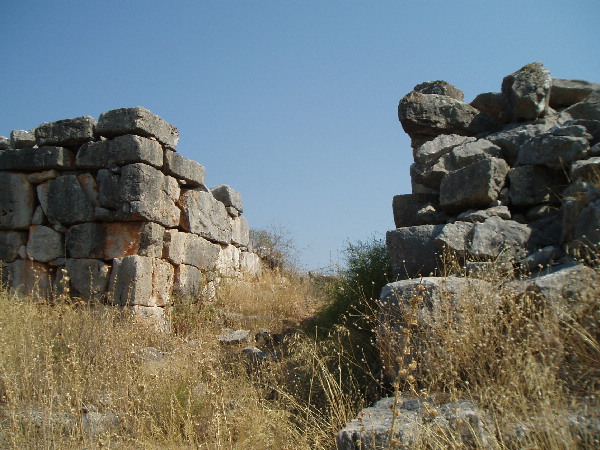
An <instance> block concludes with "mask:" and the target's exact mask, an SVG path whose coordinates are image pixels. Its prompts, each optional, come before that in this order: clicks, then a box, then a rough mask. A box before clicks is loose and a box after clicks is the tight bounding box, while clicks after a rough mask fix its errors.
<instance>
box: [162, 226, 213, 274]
mask: <svg viewBox="0 0 600 450" xmlns="http://www.w3.org/2000/svg"><path fill="white" fill-rule="evenodd" d="M220 250H221V248H220V246H219V245H218V244H214V243H212V242H209V241H207V240H206V239H204V238H202V237H200V236H197V235H194V234H189V233H182V232H180V231H177V230H166V231H165V236H164V250H163V255H164V257H165V258H166V259H168V260H169V261H171V262H172V263H173V264H186V265H190V266H194V267H196V268H198V269H203V270H209V271H210V270H213V269H214V268H215V266H216V264H217V260H218V258H219V253H220Z"/></svg>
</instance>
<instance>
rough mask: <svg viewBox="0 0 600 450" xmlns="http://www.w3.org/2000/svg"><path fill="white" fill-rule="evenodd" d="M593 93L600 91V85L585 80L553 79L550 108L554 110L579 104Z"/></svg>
mask: <svg viewBox="0 0 600 450" xmlns="http://www.w3.org/2000/svg"><path fill="white" fill-rule="evenodd" d="M593 91H600V84H597V83H590V82H589V81H583V80H564V79H561V78H553V79H552V89H551V90H550V106H551V107H552V108H554V109H557V108H563V107H565V106H571V105H574V104H575V103H579V102H581V101H583V100H585V98H586V97H587V96H588V95H590V94H591V93H592V92H593Z"/></svg>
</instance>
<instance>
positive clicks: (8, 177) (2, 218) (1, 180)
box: [0, 172, 35, 230]
mask: <svg viewBox="0 0 600 450" xmlns="http://www.w3.org/2000/svg"><path fill="white" fill-rule="evenodd" d="M0 186H2V189H0V230H19V229H27V228H29V226H30V225H31V220H32V217H33V212H34V210H35V198H34V194H33V186H31V184H30V183H29V181H27V176H26V175H24V174H21V173H10V172H0Z"/></svg>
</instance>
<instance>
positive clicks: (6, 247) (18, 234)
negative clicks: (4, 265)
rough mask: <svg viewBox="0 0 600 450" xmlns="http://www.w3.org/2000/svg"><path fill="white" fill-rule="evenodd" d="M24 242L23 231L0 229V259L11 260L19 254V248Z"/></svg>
mask: <svg viewBox="0 0 600 450" xmlns="http://www.w3.org/2000/svg"><path fill="white" fill-rule="evenodd" d="M26 243H27V233H26V232H24V231H0V261H4V262H13V261H14V260H15V259H17V258H18V256H19V248H20V247H21V246H22V245H25V244H26Z"/></svg>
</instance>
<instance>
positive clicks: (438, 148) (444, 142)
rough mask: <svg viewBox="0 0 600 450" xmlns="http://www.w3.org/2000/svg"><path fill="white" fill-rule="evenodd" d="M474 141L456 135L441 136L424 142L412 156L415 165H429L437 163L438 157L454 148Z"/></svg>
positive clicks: (472, 138) (471, 138)
mask: <svg viewBox="0 0 600 450" xmlns="http://www.w3.org/2000/svg"><path fill="white" fill-rule="evenodd" d="M474 140H475V138H474V137H468V136H461V135H458V134H441V135H439V136H437V137H436V138H435V139H433V140H432V141H428V142H425V143H424V144H423V145H421V146H420V147H417V148H416V149H415V150H414V152H413V156H414V159H415V162H416V163H418V164H422V165H429V164H431V163H433V162H435V161H437V160H438V159H439V157H440V156H442V155H445V154H446V153H449V152H450V151H451V150H452V149H453V148H454V147H456V146H458V145H461V144H466V143H468V142H473V141H474Z"/></svg>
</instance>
